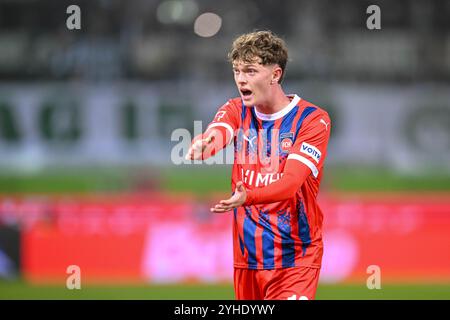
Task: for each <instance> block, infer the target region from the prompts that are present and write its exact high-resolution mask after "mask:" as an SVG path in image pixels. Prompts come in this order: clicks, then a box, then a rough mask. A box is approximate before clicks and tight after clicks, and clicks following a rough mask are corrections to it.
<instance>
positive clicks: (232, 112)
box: [206, 100, 242, 144]
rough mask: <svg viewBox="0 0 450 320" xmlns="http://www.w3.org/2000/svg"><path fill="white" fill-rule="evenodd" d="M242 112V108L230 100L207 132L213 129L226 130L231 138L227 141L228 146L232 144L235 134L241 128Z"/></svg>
mask: <svg viewBox="0 0 450 320" xmlns="http://www.w3.org/2000/svg"><path fill="white" fill-rule="evenodd" d="M241 112H242V110H241V108H240V107H239V106H238V105H236V104H235V103H234V102H233V100H228V102H227V103H225V104H224V105H223V106H221V107H220V108H219V110H218V111H217V113H216V115H215V116H214V119H213V121H211V123H210V124H209V125H208V128H207V130H206V131H208V130H209V129H212V128H220V129H222V128H225V129H226V130H227V132H228V133H229V135H228V134H227V137H231V138H230V139H228V140H227V144H230V143H231V142H232V141H233V137H234V132H235V131H236V130H237V129H238V128H239V126H240V118H241Z"/></svg>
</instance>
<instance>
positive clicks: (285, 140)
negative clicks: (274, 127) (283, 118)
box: [280, 132, 294, 152]
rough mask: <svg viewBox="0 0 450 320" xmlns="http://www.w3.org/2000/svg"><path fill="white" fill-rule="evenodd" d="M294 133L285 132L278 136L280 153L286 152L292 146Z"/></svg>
mask: <svg viewBox="0 0 450 320" xmlns="http://www.w3.org/2000/svg"><path fill="white" fill-rule="evenodd" d="M293 140H294V133H293V132H287V133H282V134H280V147H281V152H287V151H289V149H290V148H291V147H292V145H293Z"/></svg>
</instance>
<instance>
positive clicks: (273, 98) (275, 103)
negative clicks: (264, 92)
mask: <svg viewBox="0 0 450 320" xmlns="http://www.w3.org/2000/svg"><path fill="white" fill-rule="evenodd" d="M290 102H291V100H290V99H289V98H288V97H287V96H286V94H285V93H284V91H283V89H282V88H281V86H278V87H277V88H274V90H273V92H272V94H271V95H270V100H268V101H267V102H266V103H262V104H257V105H255V107H256V110H258V112H260V113H264V114H273V113H277V112H278V111H280V110H283V109H284V108H286V106H287V105H289V103H290Z"/></svg>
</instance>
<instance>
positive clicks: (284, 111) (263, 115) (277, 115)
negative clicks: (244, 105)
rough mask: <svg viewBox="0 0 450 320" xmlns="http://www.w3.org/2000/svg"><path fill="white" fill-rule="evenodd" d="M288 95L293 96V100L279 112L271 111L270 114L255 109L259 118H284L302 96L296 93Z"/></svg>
mask: <svg viewBox="0 0 450 320" xmlns="http://www.w3.org/2000/svg"><path fill="white" fill-rule="evenodd" d="M288 97H292V100H291V102H290V103H289V104H288V105H287V106H286V107H284V108H283V109H281V110H280V111H278V112H275V113H270V114H266V113H261V112H258V110H256V108H254V109H255V114H256V116H257V117H258V119H260V120H265V121H271V120H277V119H280V118H283V117H284V116H285V115H287V114H288V113H289V112H290V111H291V110H292V109H293V108H294V107H295V106H296V105H297V103H298V102H299V101H300V97H299V96H297V95H296V94H294V95H288Z"/></svg>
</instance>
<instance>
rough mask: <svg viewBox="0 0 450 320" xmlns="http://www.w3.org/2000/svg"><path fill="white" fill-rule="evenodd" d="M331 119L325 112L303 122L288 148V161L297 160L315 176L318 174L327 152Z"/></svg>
mask: <svg viewBox="0 0 450 320" xmlns="http://www.w3.org/2000/svg"><path fill="white" fill-rule="evenodd" d="M330 130H331V121H330V117H329V116H328V114H327V113H326V112H323V113H319V114H318V115H316V116H314V117H312V118H311V119H309V121H306V120H305V122H304V123H303V125H302V126H301V128H300V129H299V131H298V132H297V137H296V139H295V143H294V145H293V146H292V147H291V149H290V150H289V155H288V158H287V159H288V161H289V160H297V161H299V162H301V163H303V164H304V165H306V166H307V167H308V168H309V169H310V170H311V173H312V174H313V176H314V177H315V178H317V177H318V176H319V173H320V171H321V170H322V168H323V164H324V161H325V158H326V154H327V147H328V140H329V138H330Z"/></svg>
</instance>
